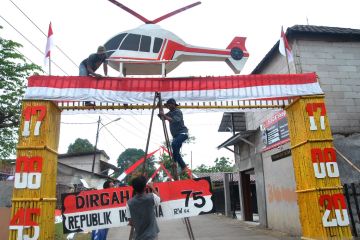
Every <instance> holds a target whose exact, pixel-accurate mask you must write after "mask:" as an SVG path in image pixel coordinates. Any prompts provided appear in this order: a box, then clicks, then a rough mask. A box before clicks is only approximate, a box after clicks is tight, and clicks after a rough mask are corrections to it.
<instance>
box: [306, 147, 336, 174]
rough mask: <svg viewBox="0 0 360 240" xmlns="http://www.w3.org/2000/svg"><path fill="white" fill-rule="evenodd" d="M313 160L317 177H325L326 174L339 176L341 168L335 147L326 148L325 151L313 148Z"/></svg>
mask: <svg viewBox="0 0 360 240" xmlns="http://www.w3.org/2000/svg"><path fill="white" fill-rule="evenodd" d="M311 160H312V162H313V166H314V173H315V177H316V178H325V177H326V176H328V177H332V178H334V177H339V168H338V165H337V162H336V152H335V149H334V148H324V150H323V151H321V149H320V148H313V149H311ZM319 166H320V169H319ZM325 168H326V171H325Z"/></svg>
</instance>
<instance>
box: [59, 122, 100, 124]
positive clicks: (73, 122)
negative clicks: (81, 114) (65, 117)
mask: <svg viewBox="0 0 360 240" xmlns="http://www.w3.org/2000/svg"><path fill="white" fill-rule="evenodd" d="M61 123H62V124H95V123H97V122H89V123H80V122H78V123H76V122H61Z"/></svg>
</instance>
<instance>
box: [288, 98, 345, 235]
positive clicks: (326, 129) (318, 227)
mask: <svg viewBox="0 0 360 240" xmlns="http://www.w3.org/2000/svg"><path fill="white" fill-rule="evenodd" d="M286 114H287V118H288V125H289V133H290V140H291V153H292V159H293V164H294V172H295V180H296V192H297V198H298V205H299V211H300V214H299V215H300V223H301V227H302V235H303V237H304V238H307V239H330V238H335V239H351V230H350V226H349V216H348V210H347V207H346V202H345V197H344V195H343V193H342V185H341V182H340V177H339V169H338V165H337V162H336V153H335V149H334V147H333V138H332V134H331V130H330V125H329V120H328V117H327V114H326V106H325V102H324V96H323V95H320V96H306V97H300V98H299V99H297V100H296V101H294V103H292V104H291V105H290V106H288V107H287V108H286Z"/></svg>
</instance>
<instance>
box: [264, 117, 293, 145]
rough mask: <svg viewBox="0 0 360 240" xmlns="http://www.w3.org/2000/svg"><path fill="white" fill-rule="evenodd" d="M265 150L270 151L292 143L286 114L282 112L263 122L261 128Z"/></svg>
mask: <svg viewBox="0 0 360 240" xmlns="http://www.w3.org/2000/svg"><path fill="white" fill-rule="evenodd" d="M261 130H262V141H263V143H264V149H263V150H262V151H267V150H270V149H272V148H274V147H277V146H280V145H282V144H284V143H287V142H289V141H290V137H289V128H288V122H287V118H286V112H285V111H284V110H281V111H280V112H278V113H276V114H275V115H274V116H272V117H271V118H269V119H267V120H266V121H265V122H263V124H262V126H261Z"/></svg>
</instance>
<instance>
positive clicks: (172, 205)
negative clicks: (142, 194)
mask: <svg viewBox="0 0 360 240" xmlns="http://www.w3.org/2000/svg"><path fill="white" fill-rule="evenodd" d="M154 187H155V188H156V189H157V190H158V192H159V194H160V198H161V204H160V205H159V206H158V207H155V213H156V216H157V218H158V220H168V219H174V218H184V217H191V216H197V215H199V214H201V213H210V212H212V211H213V202H212V199H211V197H212V190H211V184H210V182H209V180H208V179H205V178H201V179H194V180H190V179H189V180H182V181H175V182H164V183H154ZM147 190H148V189H147ZM132 193H133V190H132V187H118V188H111V189H103V190H92V191H83V192H79V193H70V194H64V195H63V196H62V202H63V209H62V215H63V226H64V232H65V233H70V232H79V231H84V230H95V229H101V228H112V227H120V226H126V225H127V224H128V219H127V218H126V217H125V216H126V203H127V201H128V200H129V199H130V198H131V197H132Z"/></svg>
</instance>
